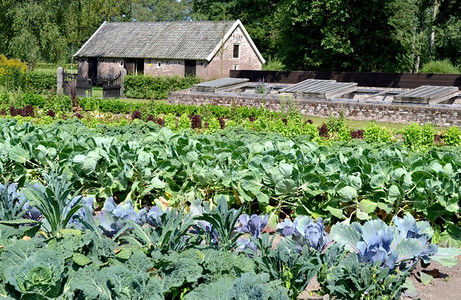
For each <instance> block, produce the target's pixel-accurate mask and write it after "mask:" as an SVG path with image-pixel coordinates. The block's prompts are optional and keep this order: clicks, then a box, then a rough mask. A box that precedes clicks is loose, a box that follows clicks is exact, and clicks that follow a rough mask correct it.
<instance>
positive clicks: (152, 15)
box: [132, 0, 192, 21]
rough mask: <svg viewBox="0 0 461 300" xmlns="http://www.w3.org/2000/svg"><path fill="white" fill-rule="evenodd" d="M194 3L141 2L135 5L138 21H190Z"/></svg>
mask: <svg viewBox="0 0 461 300" xmlns="http://www.w3.org/2000/svg"><path fill="white" fill-rule="evenodd" d="M191 11H192V2H191V1H187V0H140V1H137V2H134V3H133V11H132V16H133V19H134V20H136V21H185V20H190V13H191Z"/></svg>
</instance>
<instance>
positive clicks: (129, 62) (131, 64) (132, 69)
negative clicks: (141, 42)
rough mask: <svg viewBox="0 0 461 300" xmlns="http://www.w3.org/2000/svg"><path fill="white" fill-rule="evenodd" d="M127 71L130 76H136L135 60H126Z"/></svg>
mask: <svg viewBox="0 0 461 300" xmlns="http://www.w3.org/2000/svg"><path fill="white" fill-rule="evenodd" d="M125 69H126V73H127V74H128V75H131V74H135V72H136V65H135V60H134V59H132V58H125Z"/></svg>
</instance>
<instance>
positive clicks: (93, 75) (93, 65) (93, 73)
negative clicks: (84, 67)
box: [88, 57, 98, 85]
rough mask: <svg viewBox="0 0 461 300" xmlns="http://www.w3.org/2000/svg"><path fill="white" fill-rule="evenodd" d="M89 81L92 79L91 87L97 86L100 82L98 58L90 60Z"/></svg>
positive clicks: (90, 58)
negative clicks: (98, 81)
mask: <svg viewBox="0 0 461 300" xmlns="http://www.w3.org/2000/svg"><path fill="white" fill-rule="evenodd" d="M88 79H91V85H96V82H97V80H98V58H97V57H89V58H88Z"/></svg>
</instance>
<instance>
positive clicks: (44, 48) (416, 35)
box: [0, 0, 461, 72]
mask: <svg viewBox="0 0 461 300" xmlns="http://www.w3.org/2000/svg"><path fill="white" fill-rule="evenodd" d="M231 19H240V20H241V21H242V22H243V24H244V25H245V27H246V29H247V30H248V32H249V34H250V36H251V37H252V38H253V40H254V42H255V44H256V46H257V47H258V49H259V50H260V51H261V53H262V54H263V56H264V57H265V58H266V59H267V60H269V61H274V60H277V61H281V62H282V63H283V64H284V65H285V68H286V69H290V70H336V71H381V72H383V71H386V72H417V71H418V70H419V68H420V66H421V65H422V64H424V63H426V62H429V61H431V60H443V59H448V60H449V61H450V62H451V63H452V64H453V65H455V66H456V65H461V0H368V1H365V0H272V1H271V0H195V1H192V0H42V1H36V0H0V53H3V54H5V55H7V56H8V57H12V58H13V57H14V58H19V59H21V60H23V61H27V62H29V63H32V64H33V63H34V62H37V61H44V62H62V61H68V60H70V59H71V57H72V55H73V54H74V53H75V52H76V51H77V50H78V49H79V48H80V47H81V46H82V45H83V43H84V42H85V41H86V40H87V39H88V38H89V37H90V36H91V35H92V34H93V33H94V31H95V30H96V29H97V28H98V27H99V26H100V25H101V23H102V22H104V21H119V22H127V21H130V22H131V21H174V20H183V21H194V20H231Z"/></svg>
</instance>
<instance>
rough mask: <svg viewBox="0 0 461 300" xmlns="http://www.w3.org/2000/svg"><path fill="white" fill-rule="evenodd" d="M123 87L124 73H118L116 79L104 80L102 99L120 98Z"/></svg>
mask: <svg viewBox="0 0 461 300" xmlns="http://www.w3.org/2000/svg"><path fill="white" fill-rule="evenodd" d="M121 87H122V72H120V73H118V74H117V75H116V76H115V77H114V78H109V79H103V81H102V97H103V98H119V97H120V89H121Z"/></svg>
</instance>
